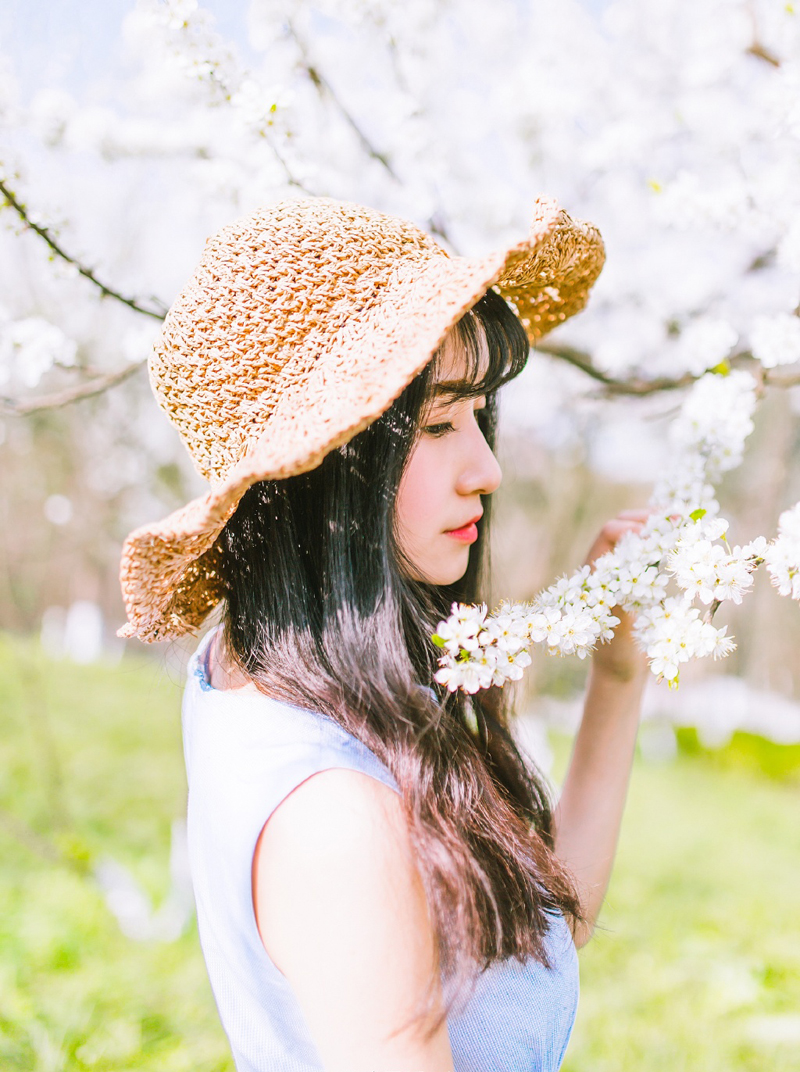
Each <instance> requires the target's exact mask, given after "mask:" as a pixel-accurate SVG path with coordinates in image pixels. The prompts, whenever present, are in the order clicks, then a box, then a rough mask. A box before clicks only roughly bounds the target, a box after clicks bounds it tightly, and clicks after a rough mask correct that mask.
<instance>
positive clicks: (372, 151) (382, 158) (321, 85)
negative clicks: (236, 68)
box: [286, 19, 400, 182]
mask: <svg viewBox="0 0 800 1072" xmlns="http://www.w3.org/2000/svg"><path fill="white" fill-rule="evenodd" d="M286 27H287V29H288V31H289V36H290V37H291V38H292V40H293V41H294V43H295V45H297V51H298V52H299V53H300V64H301V66H302V68H303V70H304V71H305V73H306V74H307V75H308V77H309V78H310V79H311V83H312V85H313V86H314V88H315V89H316V90H317V92H318V93H319V94H320V96H325V95H326V94H327V96H328V97H330V99H331V101H333V103H334V105H335V106H336V108H337V109H338V110H339V113H340V114H341V116H342V118H343V119H344V121H345V122H346V123H347V124H348V126H349V127H350V129H351V130H352V131H353V133H354V134H355V136H356V137H357V138H358V140H359V142H360V144H361V148H362V149H363V150H364V152H365V153H366V154H367V155H368V156H371V157H372V159H373V160H377V161H378V163H379V164H381V166H382V167H384V168H385V169H386V171H387V172H388V173H389V175H391V177H392V178H393V179H394V181H395V182H400V178H399V177H398V175H397V172H396V171H395V170H394V168H393V167H392V164H391V161H390V160H389V158H388V156H387V155H386V153H382V152H381V151H380V149H378V148H376V146H375V145H373V143H372V142H371V141H370V139H369V138H368V137H367V135H366V134H365V133H364V131H363V130H362V129H361V127H360V125H359V124H358V122H357V121H356V119H355V117H354V116H353V114H352V113H351V112H350V111H349V109H348V108H347V107H346V106H345V104H344V102H343V101H342V100H341V99H340V97H339V95H338V94H337V93H336V91H335V90H334V88H333V86H332V85H331V84H330V82H329V81H328V79H327V78H326V77H325V75H324V74H323V73H322V71H320V69H319V67H317V66H316V64H313V63H312V62H311V59H310V58H309V55H308V49H307V48H306V45H305V42H304V41H303V40H302V38H301V37H300V35H299V34H298V32H297V30H296V29H295V27H294V24H293V22H292V21H291V19H287V20H286Z"/></svg>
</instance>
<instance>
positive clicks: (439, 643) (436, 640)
mask: <svg viewBox="0 0 800 1072" xmlns="http://www.w3.org/2000/svg"><path fill="white" fill-rule="evenodd" d="M431 640H432V641H433V642H434V644H435V645H436V647H437V648H443V647H444V637H440V636H439V634H438V633H434V634H433V636H432V637H431Z"/></svg>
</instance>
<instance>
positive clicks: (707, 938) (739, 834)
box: [0, 638, 800, 1072]
mask: <svg viewBox="0 0 800 1072" xmlns="http://www.w3.org/2000/svg"><path fill="white" fill-rule="evenodd" d="M179 696H180V689H179V687H178V684H177V683H176V682H175V681H173V680H170V675H168V674H167V673H165V672H164V671H162V670H159V668H158V666H157V665H156V664H154V663H152V662H148V661H145V660H141V661H139V660H136V659H133V658H132V659H130V660H128V659H126V660H125V661H123V662H122V663H121V664H119V665H118V666H115V667H114V666H94V667H88V668H81V667H76V666H73V665H71V664H69V663H51V662H48V661H47V660H46V659H45V658H44V657H43V656H42V655H41V654H39V653H38V652H37V651H36V650H35V649H34V648H33V647H32V646H31V645H28V644H23V643H22V642H19V641H14V642H12V641H11V640H9V639H8V638H6V639H2V638H0V770H1V771H2V779H1V780H0V873H1V874H2V881H0V949H2V956H0V1068H2V1069H3V1070H4V1072H5V1070H6V1069H8V1070H9V1072H11V1070H23V1069H24V1070H25V1072H28V1070H30V1072H40V1070H41V1072H45V1070H46V1072H56V1070H58V1072H61V1070H67V1072H76V1070H79V1069H80V1070H84V1069H94V1070H99V1072H105V1070H113V1072H119V1070H127V1069H147V1070H151V1072H182V1070H187V1072H188V1070H192V1072H223V1070H230V1072H232V1069H233V1064H232V1061H231V1059H230V1056H229V1052H228V1048H227V1043H226V1040H225V1037H224V1035H223V1032H222V1029H221V1027H220V1025H219V1022H218V1019H217V1014H216V1009H215V1007H214V1003H213V999H212V996H211V993H210V989H209V986H208V982H207V979H206V975H205V968H204V966H203V961H202V957H201V955H200V951H199V946H198V942H197V934H196V930H195V929H194V927H192V928H191V929H190V930H189V932H188V933H186V934H185V935H184V936H183V937H182V938H181V939H179V940H178V941H177V942H174V943H170V944H160V943H139V942H133V941H130V940H129V939H127V938H125V937H124V936H123V935H122V934H121V933H120V931H119V929H118V927H117V924H116V922H115V920H114V919H113V918H112V917H111V915H110V914H109V912H108V910H107V908H106V906H105V904H104V902H103V900H102V897H101V896H100V894H99V893H98V891H97V889H96V888H95V886H94V884H93V882H92V881H91V879H90V878H89V877H88V875H87V871H88V867H89V865H90V863H91V861H93V860H95V859H97V858H99V857H101V856H102V855H104V854H109V855H111V856H113V857H114V858H115V859H117V860H119V861H121V862H122V863H124V864H126V865H127V866H128V867H130V868H131V869H132V870H133V872H134V873H135V874H136V876H137V877H138V878H139V880H140V881H141V882H142V883H143V884H144V885H145V887H146V888H147V889H148V890H149V891H150V893H151V894H152V896H153V897H154V898H155V899H156V900H158V899H159V898H161V897H163V895H164V893H165V892H166V889H167V886H168V872H167V861H168V852H169V839H170V824H171V821H172V820H173V819H174V818H175V817H177V816H180V815H182V814H183V810H184V795H185V783H184V774H183V762H182V756H181V744H180V724H179V710H178V708H179ZM681 745H682V750H681V754H680V756H679V758H678V759H677V760H676V761H675V762H673V763H670V764H668V765H664V766H658V765H644V764H642V763H637V767H636V769H635V771H634V777H633V783H632V786H631V795H630V803H629V807H628V812H627V815H626V820H625V825H624V829H623V835H622V840H621V845H620V852H619V857H618V863H617V868H616V872H615V877H614V880H613V884H612V887H611V890H610V893H609V897H608V902H607V906H606V910H605V912H604V916H603V926H602V929H601V931H600V932H599V933H598V935H597V936H596V938H595V939H594V941H593V942H592V943H590V945H589V946H588V947H587V949H585V950H584V951H583V952H582V954H581V961H582V968H581V971H582V996H581V1005H580V1011H579V1016H578V1022H577V1024H576V1028H575V1033H574V1036H573V1040H572V1042H571V1044H570V1048H569V1051H568V1056H567V1060H566V1063H565V1066H564V1067H565V1072H605V1070H608V1072H612V1070H613V1072H642V1070H647V1072H659V1070H661V1069H663V1070H665V1072H666V1070H669V1072H682V1070H687V1072H688V1070H692V1072H696V1070H706V1069H709V1070H712V1069H713V1070H714V1072H717V1070H723V1072H728V1070H733V1072H739V1070H741V1072H744V1070H747V1072H750V1070H759V1072H761V1070H769V1072H786V1070H789V1069H792V1070H799V1072H800V912H799V911H798V909H800V895H799V894H798V885H800V780H799V779H798V776H797V767H798V765H797V762H796V759H797V757H795V756H793V755H791V754H790V752H789V751H787V752H782V751H780V750H778V751H777V752H776V751H775V750H774V748H769V747H766V746H765V745H764V744H763V742H758V741H757V740H755V739H753V740H750V741H748V740H747V739H742V738H737V739H735V740H734V742H733V743H732V745H731V746H730V748H729V749H726V750H725V752H723V753H721V754H718V755H715V756H709V755H707V754H704V753H703V752H702V750H701V749H700V748H699V747H697V745H696V741H693V740H692V739H691V736H689V737H687V738H686V739H685V740H682V741H681ZM557 748H558V752H559V758H560V764H561V766H563V760H564V753H565V751H566V744H565V742H564V741H563V740H562V741H559V742H557Z"/></svg>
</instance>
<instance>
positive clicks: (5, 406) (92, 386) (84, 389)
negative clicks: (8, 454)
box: [0, 361, 147, 417]
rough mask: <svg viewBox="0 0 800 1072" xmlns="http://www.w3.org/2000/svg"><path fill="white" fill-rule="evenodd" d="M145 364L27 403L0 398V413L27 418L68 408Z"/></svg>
mask: <svg viewBox="0 0 800 1072" xmlns="http://www.w3.org/2000/svg"><path fill="white" fill-rule="evenodd" d="M146 363H147V362H146V361H137V362H136V363H135V364H132V365H127V366H126V367H125V368H122V369H118V370H117V371H116V372H109V373H106V375H104V376H96V377H94V378H93V379H91V380H88V381H87V382H86V383H82V384H78V385H77V386H76V387H68V388H66V389H65V390H63V391H55V392H54V393H53V394H50V395H40V396H39V397H38V398H31V399H29V400H27V401H20V400H19V399H16V398H0V413H2V414H3V415H4V416H8V417H27V416H29V415H30V414H31V413H39V412H40V411H41V410H46V409H59V408H60V407H61V406H68V405H70V403H72V402H79V401H81V399H84V398H91V397H92V395H99V394H102V393H103V391H107V390H108V389H109V388H110V387H116V386H117V384H119V383H122V382H123V381H124V380H127V379H128V377H129V376H132V375H133V374H134V373H135V372H138V370H139V369H140V368H143V367H144V365H146Z"/></svg>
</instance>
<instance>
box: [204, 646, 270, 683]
mask: <svg viewBox="0 0 800 1072" xmlns="http://www.w3.org/2000/svg"><path fill="white" fill-rule="evenodd" d="M208 680H209V684H210V685H211V687H212V688H213V689H217V690H218V691H219V692H233V691H240V690H243V689H247V691H248V692H258V689H257V687H256V684H255V682H254V681H253V680H252V678H249V677H248V676H247V674H245V673H244V671H243V670H242V669H241V668H240V667H239V666H237V665H236V663H235V662H234V661H233V659H231V658H230V656H229V655H228V653H227V652H226V650H225V645H224V644H223V643H222V634H221V632H217V633H215V634H214V639H213V640H212V641H211V644H210V645H209V649H208Z"/></svg>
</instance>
